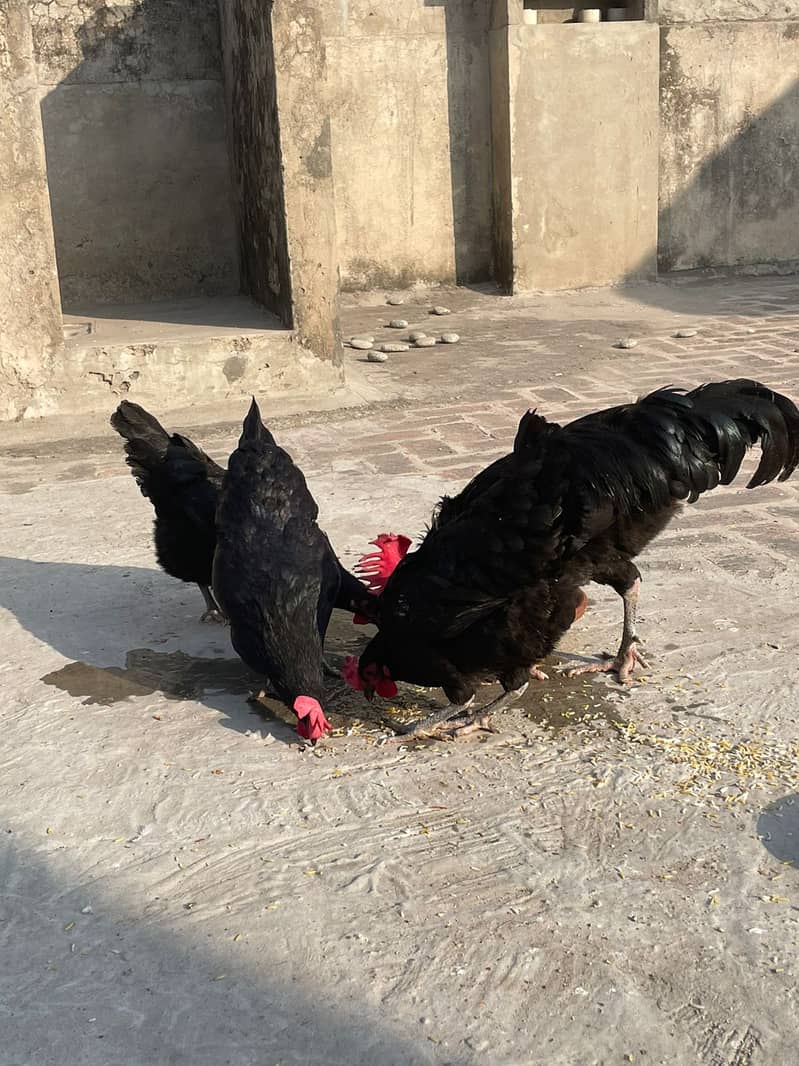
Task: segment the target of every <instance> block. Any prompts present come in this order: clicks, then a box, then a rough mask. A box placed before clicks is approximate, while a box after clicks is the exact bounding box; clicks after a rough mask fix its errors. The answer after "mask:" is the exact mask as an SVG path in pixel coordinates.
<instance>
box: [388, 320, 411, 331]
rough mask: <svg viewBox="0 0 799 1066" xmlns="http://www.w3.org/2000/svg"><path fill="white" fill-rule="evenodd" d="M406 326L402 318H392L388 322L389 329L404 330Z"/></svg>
mask: <svg viewBox="0 0 799 1066" xmlns="http://www.w3.org/2000/svg"><path fill="white" fill-rule="evenodd" d="M407 326H408V323H407V322H406V321H405V319H404V318H392V319H391V321H390V322H389V327H390V328H391V329H406V328H407Z"/></svg>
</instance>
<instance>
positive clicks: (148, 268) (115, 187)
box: [32, 0, 238, 311]
mask: <svg viewBox="0 0 799 1066" xmlns="http://www.w3.org/2000/svg"><path fill="white" fill-rule="evenodd" d="M87 6H88V7H89V10H90V11H91V14H89V15H88V17H87V16H86V9H87ZM39 7H42V5H39ZM52 10H53V9H52V8H51V7H49V6H47V7H46V9H44V13H38V8H37V7H34V8H33V10H32V22H33V32H34V43H35V50H36V57H37V64H38V68H39V80H40V84H41V85H42V86H43V87H46V88H47V90H48V91H47V92H46V95H44V96H43V99H42V104H41V108H42V124H43V129H44V140H45V150H46V156H47V174H48V180H49V185H50V197H51V205H52V215H53V226H54V231H55V242H56V256H57V260H58V272H59V280H60V284H61V294H62V302H63V304H64V308H65V310H67V311H69V310H71V308H72V306H74V305H76V304H78V303H82V304H85V303H87V302H88V303H91V304H96V303H98V302H114V303H127V302H135V301H145V300H158V299H169V298H173V299H174V298H184V297H187V296H208V295H215V294H219V293H226V294H232V293H235V292H237V291H238V265H237V261H238V254H237V250H236V239H235V226H234V212H233V203H232V194H231V181H230V170H229V164H228V152H227V145H226V137H225V116H224V93H223V83H222V62H221V48H220V39H219V18H218V10H217V3H216V0H172V2H170V3H163V0H136V2H135V3H133V4H132V5H129V6H128V5H125V6H124V7H122V6H119V5H110V4H105V3H101V4H99V5H98V3H97V2H95V3H93V4H91V5H84V4H79V3H77V2H70V3H66V4H61V5H59V7H58V11H57V13H56V14H55V15H53V14H52Z"/></svg>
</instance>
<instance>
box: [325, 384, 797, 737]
mask: <svg viewBox="0 0 799 1066" xmlns="http://www.w3.org/2000/svg"><path fill="white" fill-rule="evenodd" d="M758 441H759V442H760V446H761V458H760V463H759V465H758V467H757V470H756V471H755V473H754V475H753V476H752V478H751V480H750V481H749V485H748V487H749V488H754V487H756V486H758V485H763V484H766V483H767V482H769V481H772V480H773V479H774V478H779V480H781V481H782V480H785V479H786V478H788V477H789V476H790V475H791V473H792V472H793V470H794V469H795V467H796V465H797V462H798V461H799V410H797V408H796V406H795V405H794V403H793V402H792V401H791V400H789V399H787V398H786V397H785V396H781V395H780V394H779V393H776V392H772V391H771V390H770V389H768V388H767V387H766V386H764V385H761V384H759V383H758V382H756V381H747V380H737V381H722V382H717V383H713V384H710V385H704V386H702V387H700V388H698V389H694V390H692V391H690V392H686V391H685V390H682V389H676V388H665V389H659V390H658V391H657V392H654V393H652V394H651V395H649V396H646V397H644V398H643V399H641V400H639V401H638V402H637V403H633V404H625V405H623V406H621V407H614V408H611V409H609V410H606V411H600V412H598V413H596V414H592V415H587V416H586V417H585V418H580V419H578V420H577V421H575V422H572V423H570V424H569V425H567V426H564V427H561V426H559V425H556V424H555V423H551V422H547V421H546V419H544V418H542V417H541V416H539V415H537V414H536V413H535V412H534V411H531V412H528V413H527V414H526V415H525V416H524V417H523V418H522V420H521V422H520V424H519V429H518V432H517V435H516V440H515V442H514V448H513V452H512V453H511V454H510V455H508V456H505V457H504V458H502V459H499V460H497V462H495V463H492V464H491V466H489V467H488V468H486V469H485V470H484V471H482V472H481V473H480V474H478V475H477V477H475V478H474V480H473V481H472V482H470V483H469V485H467V486H466V488H465V489H464V490H463V491H462V492H461V493H460V494H459V495H458V496H456V497H454V498H453V499H444V500H443V501H442V503H441V505H440V510H439V513H438V515H437V516H434V518H433V522H432V525H431V528H430V530H429V532H428V533H427V535H426V537H425V538H424V540H423V542H422V544H421V545H420V547H419V548H418V549H417V550H416V551H414V552H410V553H409V554H408V555H406V557H405V558H404V559H403V561H402V562H401V563H400V564H399V565H398V566H397V568H396V570H395V571H394V573H393V574H392V576H391V577H390V578H389V580H388V582H387V584H386V586H385V589H384V590H383V593H382V595H381V597H380V599H379V602H378V618H377V621H378V624H379V627H380V632H379V633H378V635H377V636H376V637H375V638H374V639H373V640H372V641H371V642H370V644H369V645H368V646H367V648H366V650H365V651H364V653H363V654H362V655H361V657H360V661H359V663H358V670H357V673H356V674H355V677H354V678H353V673H354V671H353V669H352V664H350V665H349V668H348V671H347V674H348V675H349V676H348V680H349V682H350V684H354V686H355V687H358V688H362V689H364V690H365V692H366V694H367V695H371V694H373V693H374V691H375V690H376V681H377V680H382V679H385V678H389V677H390V678H393V679H394V680H404V681H410V682H414V683H416V684H420V685H429V686H434V685H435V686H441V687H442V688H443V689H444V692H445V693H446V695H447V697H448V699H449V700H450V701H451V706H450V707H448V708H444V709H443V710H442V711H441V712H440V713H438V714H437V715H433V716H432V717H431V718H429V719H426V720H425V721H424V722H423V723H420V724H419V725H417V726H416V727H414V731H417V730H420V729H428V728H430V727H431V726H432V725H433V724H436V723H437V722H443V721H445V720H447V719H449V718H452V717H454V716H455V715H457V714H458V713H459V712H460V711H461V710H462V709H463V708H465V707H467V706H469V705H470V703H471V702H472V700H473V699H474V695H475V685H476V684H477V682H478V681H480V680H484V679H492V680H493V679H495V678H498V679H499V681H500V682H501V684H502V686H503V688H504V689H505V695H504V696H502V697H500V698H499V699H498V700H495V701H494V702H493V703H492V704H489V705H488V707H486V708H483V709H482V711H480V712H478V713H477V714H473V715H471V716H470V718H469V719H467V722H469V723H473V722H477V721H482V720H483V719H484V716H485V715H486V713H487V712H489V711H492V710H497V709H498V708H499V707H501V706H504V705H506V704H507V703H509V702H511V701H512V700H513V699H515V698H516V696H517V695H518V694H519V693H520V691H523V689H524V688H525V687H526V682H527V678H528V671H529V669H530V667H531V666H532V664H534V663H535V662H536V660H537V659H539V658H540V657H542V656H545V655H547V654H548V653H549V652H550V651H552V650H553V649H554V647H555V646H556V645H557V642H558V640H559V639H560V638H561V637H562V635H563V634H564V633H565V631H566V630H567V629H568V627H569V625H570V624H571V623H572V621H573V619H574V615H575V609H576V608H577V607H578V605H579V602H580V597H581V591H580V586H581V585H583V584H585V583H586V582H588V581H596V582H598V583H600V584H604V585H610V586H611V587H612V588H614V589H615V590H616V591H617V592H618V594H619V595H620V596H621V597H622V600H623V603H624V625H623V630H622V640H621V645H620V647H619V651H618V654H617V655H616V657H615V658H614V659H613V660H612V661H611V662H609V663H607V664H603V665H602V666H590V667H587V668H584V669H589V670H597V669H613V670H616V671H617V672H618V675H619V679H620V680H621V681H625V680H627V679H628V678H629V675H630V673H631V671H632V669H633V667H634V665H635V664H636V662H639V663H642V659H641V657H640V655H639V653H638V651H637V648H636V643H637V640H638V637H637V634H636V629H635V615H636V606H637V601H638V592H639V587H640V581H641V575H640V573H639V571H638V569H637V568H636V566H635V565H634V564H633V562H632V559H633V558H634V557H635V556H636V555H638V553H639V552H640V551H641V550H642V549H643V548H644V547H645V546H646V545H647V544H648V543H649V542H650V541H651V540H652V539H653V538H654V537H656V536H657V535H658V534H659V533H660V532H661V531H662V530H663V529H664V528H665V527H666V526H667V525H668V523H669V522H670V521H671V519H672V518H673V517H674V516H675V514H677V512H678V511H679V510H680V506H681V503H682V502H683V501H687V502H689V503H693V502H694V501H695V500H696V499H698V497H699V496H700V495H701V494H702V493H703V492H706V491H708V490H710V489H714V488H715V487H716V486H717V485H719V484H725V485H726V484H729V483H730V482H731V481H732V480H733V478H734V477H735V475H736V474H737V473H738V470H739V469H740V466H741V463H742V461H743V458H744V455H745V454H746V451H747V449H748V448H750V447H751V446H752V445H753V444H755V443H756V442H758ZM644 665H645V664H644ZM347 674H345V676H347ZM450 724H451V725H454V724H455V723H450Z"/></svg>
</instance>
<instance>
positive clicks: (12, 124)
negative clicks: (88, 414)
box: [0, 0, 63, 419]
mask: <svg viewBox="0 0 799 1066" xmlns="http://www.w3.org/2000/svg"><path fill="white" fill-rule="evenodd" d="M0 131H2V138H1V139H2V151H0V419H9V418H16V417H18V416H20V415H22V414H23V412H24V410H25V408H26V406H27V400H28V398H29V397H30V395H31V394H32V393H33V392H34V391H35V390H36V389H37V388H38V387H39V386H40V385H41V384H42V383H43V382H44V381H45V379H46V378H47V376H48V375H49V374H50V373H51V371H52V369H53V364H54V356H55V353H56V351H57V349H58V347H59V346H60V345H61V343H62V341H63V335H62V324H61V307H60V303H59V294H58V278H57V275H56V269H55V249H54V247H53V231H52V227H51V224H50V205H49V202H48V197H47V176H46V172H45V163H44V145H43V143H42V129H41V121H40V117H39V92H38V86H37V83H36V68H35V65H34V61H33V44H32V39H31V27H30V20H29V6H28V3H27V0H2V2H0Z"/></svg>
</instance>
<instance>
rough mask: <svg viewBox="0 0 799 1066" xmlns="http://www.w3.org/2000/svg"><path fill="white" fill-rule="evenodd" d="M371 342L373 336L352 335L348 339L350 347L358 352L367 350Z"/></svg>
mask: <svg viewBox="0 0 799 1066" xmlns="http://www.w3.org/2000/svg"><path fill="white" fill-rule="evenodd" d="M373 344H374V338H373V337H353V338H352V340H351V341H350V347H351V348H355V349H356V351H359V352H368V351H369V349H370V348H371V347H372V345H373Z"/></svg>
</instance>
